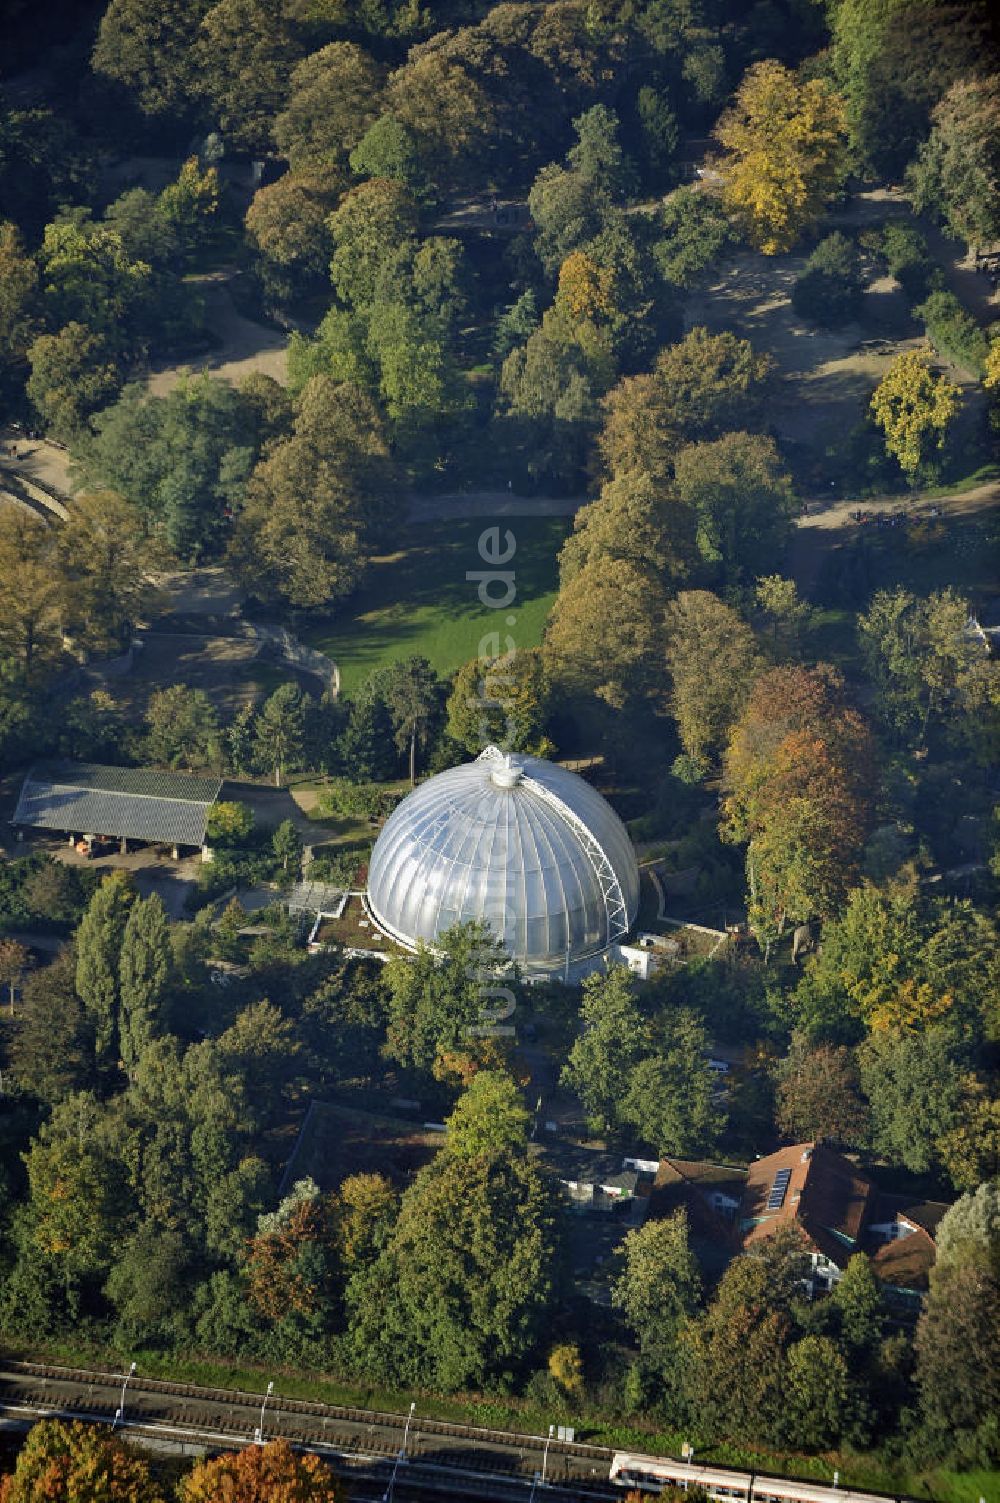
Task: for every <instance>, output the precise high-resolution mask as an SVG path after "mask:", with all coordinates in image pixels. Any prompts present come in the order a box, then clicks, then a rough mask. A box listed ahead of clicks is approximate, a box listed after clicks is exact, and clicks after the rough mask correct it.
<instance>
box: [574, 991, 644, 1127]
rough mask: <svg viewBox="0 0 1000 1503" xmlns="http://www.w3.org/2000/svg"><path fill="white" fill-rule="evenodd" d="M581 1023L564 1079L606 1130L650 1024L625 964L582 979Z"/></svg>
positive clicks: (640, 1054)
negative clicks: (642, 1010) (640, 1005)
mask: <svg viewBox="0 0 1000 1503" xmlns="http://www.w3.org/2000/svg"><path fill="white" fill-rule="evenodd" d="M580 1025H581V1029H580V1034H579V1036H578V1037H577V1039H576V1040H575V1042H574V1044H573V1047H572V1049H571V1050H570V1053H569V1059H568V1060H567V1062H566V1065H565V1067H564V1069H563V1072H562V1077H561V1078H562V1082H563V1084H564V1085H566V1086H568V1087H569V1089H570V1090H572V1091H575V1092H576V1094H577V1095H578V1096H579V1098H580V1100H581V1102H582V1103H583V1107H584V1110H585V1111H586V1113H587V1115H588V1117H590V1118H591V1119H592V1120H593V1121H595V1122H600V1123H601V1125H602V1127H603V1126H606V1125H607V1124H608V1123H610V1122H614V1121H615V1120H616V1118H617V1115H618V1111H619V1108H620V1105H621V1102H622V1099H623V1097H624V1095H625V1092H626V1090H627V1089H628V1082H629V1080H630V1079H631V1076H632V1072H633V1070H634V1068H635V1066H636V1064H637V1063H638V1061H639V1060H640V1059H641V1058H642V1056H643V1055H644V1054H645V1053H647V1052H648V1049H649V1031H648V1025H647V1023H646V1020H645V1019H644V1017H643V1015H642V1012H641V1010H640V1008H639V1004H638V1001H637V998H636V992H635V982H634V981H633V979H632V975H631V972H630V971H629V970H628V968H627V967H626V966H615V967H613V968H612V969H611V970H609V971H608V972H607V974H605V975H601V974H597V973H595V974H594V975H592V976H587V977H585V978H584V981H583V999H582V1002H581V1004H580Z"/></svg>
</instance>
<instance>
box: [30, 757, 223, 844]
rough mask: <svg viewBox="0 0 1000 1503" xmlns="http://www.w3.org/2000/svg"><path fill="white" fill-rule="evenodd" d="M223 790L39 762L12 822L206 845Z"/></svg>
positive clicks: (192, 780)
mask: <svg viewBox="0 0 1000 1503" xmlns="http://www.w3.org/2000/svg"><path fill="white" fill-rule="evenodd" d="M221 787H222V779H221V778H199V777H192V776H191V775H190V774H188V773H183V772H156V771H155V770H153V769H151V768H146V767H100V766H97V765H96V764H95V763H92V762H56V763H37V764H36V765H35V766H34V767H32V768H31V770H30V771H29V773H28V775H27V777H26V778H25V780H24V786H23V788H22V789H21V797H20V798H19V799H18V803H17V809H16V810H15V812H14V820H13V823H14V824H15V825H32V826H34V827H35V828H40V829H44V830H61V831H63V832H65V833H68V834H78V835H114V836H117V837H118V838H121V837H122V836H125V837H126V838H127V839H129V840H151V841H162V842H163V844H165V845H203V844H204V841H205V824H206V821H207V819H208V811H209V809H210V807H211V806H212V804H214V803H215V800H216V799H217V798H218V796H219V789H220V788H221Z"/></svg>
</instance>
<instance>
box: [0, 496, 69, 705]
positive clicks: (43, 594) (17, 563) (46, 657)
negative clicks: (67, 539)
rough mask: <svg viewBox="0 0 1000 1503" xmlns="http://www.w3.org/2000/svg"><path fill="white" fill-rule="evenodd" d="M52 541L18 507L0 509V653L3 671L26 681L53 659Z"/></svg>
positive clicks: (55, 592)
mask: <svg viewBox="0 0 1000 1503" xmlns="http://www.w3.org/2000/svg"><path fill="white" fill-rule="evenodd" d="M56 548H57V539H56V537H55V535H54V534H53V532H52V530H51V528H48V527H46V525H45V523H44V522H42V521H41V519H40V518H38V517H36V516H33V515H32V514H30V513H29V512H27V511H26V510H23V509H22V508H21V507H16V506H5V507H4V508H3V509H2V511H0V649H2V651H3V653H4V654H5V656H6V660H7V665H8V673H11V674H16V675H19V676H23V678H24V680H25V681H26V682H27V683H32V682H33V681H34V680H35V679H36V678H37V677H39V676H42V675H44V674H45V672H46V671H47V670H49V669H51V668H52V667H53V666H54V664H55V663H56V662H57V661H58V658H59V654H60V651H61V647H62V623H63V614H64V611H63V587H62V579H61V578H60V573H59V569H58V562H57V555H56Z"/></svg>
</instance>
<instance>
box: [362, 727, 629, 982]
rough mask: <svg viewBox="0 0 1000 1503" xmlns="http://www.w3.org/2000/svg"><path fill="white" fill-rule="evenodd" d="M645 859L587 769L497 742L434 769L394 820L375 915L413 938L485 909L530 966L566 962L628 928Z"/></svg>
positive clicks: (373, 895) (379, 854)
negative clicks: (581, 773)
mask: <svg viewBox="0 0 1000 1503" xmlns="http://www.w3.org/2000/svg"><path fill="white" fill-rule="evenodd" d="M638 903H639V868H638V865H637V863H636V859H635V852H634V851H633V849H632V843H631V841H630V840H629V837H628V833H627V832H626V829H625V826H624V825H623V824H622V822H621V820H620V819H619V818H618V816H617V814H616V813H615V812H614V810H613V809H612V808H611V806H610V805H609V804H608V803H607V802H606V801H605V800H604V799H603V798H602V797H601V795H600V794H599V793H597V792H595V790H594V789H593V788H591V786H590V785H589V783H585V782H584V780H583V779H582V778H580V777H577V775H576V773H574V772H568V771H567V770H566V768H564V767H559V766H557V765H556V764H555V763H554V762H544V761H542V760H541V759H540V758H538V757H528V756H520V755H517V754H512V755H510V756H504V755H503V754H502V753H501V752H499V751H497V750H496V748H495V747H489V748H487V750H486V751H485V752H483V754H482V756H481V757H479V758H478V760H477V761H475V762H469V763H466V764H465V765H464V766H462V767H453V768H450V769H449V771H447V772H442V773H440V774H439V775H438V776H437V777H433V778H430V779H428V781H427V782H426V783H423V784H421V786H420V787H419V788H416V789H415V790H414V791H413V792H412V793H411V794H409V795H408V796H407V797H406V798H405V799H404V800H403V802H402V803H401V804H400V805H399V807H398V808H397V809H396V810H395V811H394V812H393V813H392V815H390V817H389V819H388V820H387V821H386V823H385V826H384V828H383V830H382V833H381V834H380V835H379V837H378V840H377V841H376V842H375V849H374V850H373V851H372V858H371V863H370V866H369V873H368V904H369V907H370V909H371V913H372V917H373V918H374V919H375V920H376V922H377V923H378V924H379V925H380V927H381V928H383V929H384V930H385V931H386V932H387V933H388V934H391V935H392V936H393V937H394V938H395V939H396V940H398V941H399V942H400V943H402V944H403V945H406V946H407V947H408V948H414V947H415V946H416V944H417V942H418V941H420V940H423V941H424V942H425V943H426V944H429V945H433V943H434V941H435V939H436V938H437V936H438V935H439V934H440V933H442V932H443V931H444V930H445V929H449V928H450V927H451V926H452V925H453V924H456V923H462V922H465V921H467V920H469V919H485V920H486V921H487V922H488V923H489V925H490V927H491V929H492V930H493V933H494V934H495V935H496V936H497V937H498V938H500V939H502V940H503V942H504V944H505V945H506V947H507V949H508V950H509V951H510V953H511V954H512V955H513V956H514V958H515V959H516V960H517V961H519V962H520V964H521V965H522V966H524V968H525V969H526V970H529V971H543V972H552V971H566V970H568V968H569V966H570V965H571V964H572V963H574V962H576V961H579V960H582V959H584V958H586V957H587V956H592V955H595V954H599V953H600V952H601V951H602V950H604V949H606V948H607V947H608V946H609V945H610V944H613V943H615V942H616V941H617V940H620V939H622V938H623V937H624V935H625V934H626V933H627V931H628V929H629V927H630V926H631V924H632V921H633V920H634V918H635V914H636V909H637V907H638Z"/></svg>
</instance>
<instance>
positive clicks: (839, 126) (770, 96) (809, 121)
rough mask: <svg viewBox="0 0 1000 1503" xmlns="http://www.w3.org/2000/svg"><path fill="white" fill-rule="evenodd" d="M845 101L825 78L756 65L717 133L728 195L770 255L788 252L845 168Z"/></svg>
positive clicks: (779, 66) (730, 203)
mask: <svg viewBox="0 0 1000 1503" xmlns="http://www.w3.org/2000/svg"><path fill="white" fill-rule="evenodd" d="M846 130H847V127H846V118H845V113H844V101H843V99H842V98H841V97H840V95H839V94H836V93H834V91H833V90H832V89H831V88H830V86H829V84H827V83H826V81H825V80H823V79H818V78H814V79H810V80H809V81H808V82H806V83H802V82H800V81H799V79H798V78H797V77H796V75H795V74H794V73H793V72H792V71H791V70H790V69H789V68H785V67H784V66H783V65H782V64H781V63H778V62H774V61H773V60H770V59H769V60H768V61H766V62H762V63H755V64H754V66H753V67H752V68H749V69H748V70H747V72H746V73H745V75H744V77H743V81H742V83H741V84H740V86H739V89H738V90H737V92H736V99H735V101H734V103H733V105H732V106H731V107H730V108H729V109H728V110H726V112H725V113H724V114H723V116H722V118H721V119H720V120H719V123H718V125H717V126H716V127H715V136H716V139H717V140H718V141H719V143H720V144H721V145H722V146H723V147H725V149H726V152H727V156H726V157H725V158H723V160H722V163H721V169H720V170H721V172H722V174H723V178H724V186H723V199H724V201H725V204H726V207H727V208H728V209H729V210H730V212H731V213H732V214H733V216H734V217H735V218H736V219H738V220H740V221H742V223H743V224H744V226H745V228H746V232H747V234H748V236H749V238H750V239H751V241H752V242H753V244H754V245H756V246H757V247H758V249H759V250H762V251H763V252H764V254H765V255H766V256H776V255H779V254H780V253H781V252H782V251H787V250H790V249H791V247H792V246H793V245H794V244H795V242H796V241H797V240H798V239H800V237H801V236H802V235H803V234H804V233H805V232H806V231H807V230H808V229H810V228H811V227H812V226H813V225H814V224H815V223H816V222H817V221H818V220H819V218H820V216H821V214H822V212H823V209H824V207H825V206H826V204H828V203H829V201H830V200H831V198H832V197H833V195H834V194H835V193H836V192H837V189H838V188H839V187H840V185H841V183H842V182H843V179H844V176H845V174H846V171H847V135H846Z"/></svg>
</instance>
